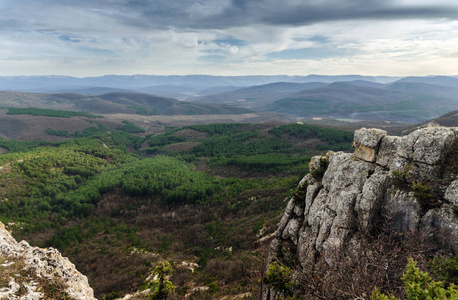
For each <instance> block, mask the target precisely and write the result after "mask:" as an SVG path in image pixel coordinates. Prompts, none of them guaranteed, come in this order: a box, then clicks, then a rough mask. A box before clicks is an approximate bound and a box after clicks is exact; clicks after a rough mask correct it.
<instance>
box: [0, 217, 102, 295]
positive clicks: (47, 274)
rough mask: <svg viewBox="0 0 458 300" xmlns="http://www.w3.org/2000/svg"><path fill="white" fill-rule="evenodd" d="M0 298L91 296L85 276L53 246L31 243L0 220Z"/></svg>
mask: <svg viewBox="0 0 458 300" xmlns="http://www.w3.org/2000/svg"><path fill="white" fill-rule="evenodd" d="M0 299H78V300H79V299H81V300H83V299H95V298H94V292H93V290H92V288H91V287H90V286H89V284H88V281H87V278H86V276H84V275H82V274H81V273H80V272H78V270H76V268H75V265H73V264H72V263H71V262H70V261H69V260H68V258H66V257H62V255H61V254H60V253H59V251H57V250H56V249H53V248H48V249H41V248H38V247H31V246H30V245H29V244H28V243H27V242H25V241H21V242H20V243H18V242H16V240H15V239H14V238H13V237H12V236H11V235H10V233H9V232H8V231H7V230H6V229H5V226H4V224H3V223H1V222H0Z"/></svg>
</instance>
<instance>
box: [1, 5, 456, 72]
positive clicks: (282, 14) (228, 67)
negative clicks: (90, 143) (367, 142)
mask: <svg viewBox="0 0 458 300" xmlns="http://www.w3.org/2000/svg"><path fill="white" fill-rule="evenodd" d="M457 66H458V1H454V0H0V76H10V75H49V74H55V75H71V76H98V75H105V74H125V75H129V74H158V75H171V74H177V75H186V74H212V75H259V74H265V75H273V74H286V75H308V74H328V75H338V74H361V75H399V76H408V75H430V74H435V75H458V67H457Z"/></svg>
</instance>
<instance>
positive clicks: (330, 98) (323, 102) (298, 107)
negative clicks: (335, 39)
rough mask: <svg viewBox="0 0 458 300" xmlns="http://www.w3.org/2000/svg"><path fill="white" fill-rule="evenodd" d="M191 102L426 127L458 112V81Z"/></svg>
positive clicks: (282, 87) (293, 90) (243, 93)
mask: <svg viewBox="0 0 458 300" xmlns="http://www.w3.org/2000/svg"><path fill="white" fill-rule="evenodd" d="M192 101H198V102H203V103H219V104H226V105H234V106H238V107H243V108H246V109H251V110H253V111H275V112H280V113H285V114H288V115H292V116H296V117H313V116H317V117H334V118H345V119H359V120H364V119H375V120H386V121H402V122H413V123H414V122H422V121H425V120H429V119H432V118H435V117H437V116H439V115H442V114H445V113H447V112H450V111H452V110H455V109H458V78H454V77H445V76H438V77H407V78H402V79H400V80H397V81H395V82H392V83H387V84H382V83H377V82H374V81H366V80H354V81H345V82H333V83H329V84H328V83H323V82H314V83H302V84H298V83H285V82H282V83H272V84H266V85H261V86H254V87H248V88H242V89H238V90H234V91H229V92H224V93H218V94H214V95H207V96H204V97H197V98H194V99H192Z"/></svg>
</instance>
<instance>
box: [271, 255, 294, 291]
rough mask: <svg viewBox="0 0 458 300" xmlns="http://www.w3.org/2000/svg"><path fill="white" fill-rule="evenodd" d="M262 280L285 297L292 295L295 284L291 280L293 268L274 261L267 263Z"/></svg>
mask: <svg viewBox="0 0 458 300" xmlns="http://www.w3.org/2000/svg"><path fill="white" fill-rule="evenodd" d="M264 282H265V283H266V284H268V285H270V286H272V287H273V289H274V290H275V291H276V292H277V293H279V294H280V295H281V296H285V297H290V296H292V295H293V289H294V287H295V285H296V284H295V283H294V281H293V270H292V269H291V268H289V267H287V266H282V265H280V264H279V263H278V262H276V261H274V262H272V263H271V264H270V265H269V268H268V269H267V273H266V277H265V279H264Z"/></svg>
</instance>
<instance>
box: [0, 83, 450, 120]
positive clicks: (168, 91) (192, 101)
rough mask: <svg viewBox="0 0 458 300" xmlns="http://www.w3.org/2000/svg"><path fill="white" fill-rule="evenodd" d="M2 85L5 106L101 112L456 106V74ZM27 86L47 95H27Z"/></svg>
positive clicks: (400, 112) (407, 114)
mask: <svg viewBox="0 0 458 300" xmlns="http://www.w3.org/2000/svg"><path fill="white" fill-rule="evenodd" d="M2 89H3V90H9V92H3V93H2V94H0V100H1V101H0V105H3V106H8V105H9V106H16V107H17V106H24V105H26V104H27V105H31V106H34V107H46V108H54V109H72V110H82V111H87V112H93V113H99V114H101V113H137V114H165V115H174V114H226V113H243V112H246V111H247V110H251V111H255V112H266V111H272V112H277V113H284V114H288V115H290V116H295V117H301V118H302V117H314V116H317V117H333V118H343V119H359V120H364V119H374V120H386V121H401V122H411V123H415V122H417V123H418V122H423V121H426V120H429V119H432V118H435V117H437V116H439V115H442V114H445V113H448V112H450V111H453V110H456V109H458V78H457V77H453V76H427V77H405V78H400V77H386V76H385V77H384V76H375V77H371V76H360V75H342V76H322V75H309V76H207V75H189V76H154V75H134V76H118V75H107V76H101V77H86V78H76V77H65V76H22V77H21V76H19V77H0V90H2ZM13 91H15V92H13ZM30 91H34V92H40V93H44V94H38V93H32V94H31V93H28V94H25V93H24V92H30ZM5 93H10V95H11V93H13V94H14V93H16V94H14V95H13V96H5V95H6V94H5ZM7 100H8V101H7ZM178 100H184V101H178ZM5 101H6V102H5Z"/></svg>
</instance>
